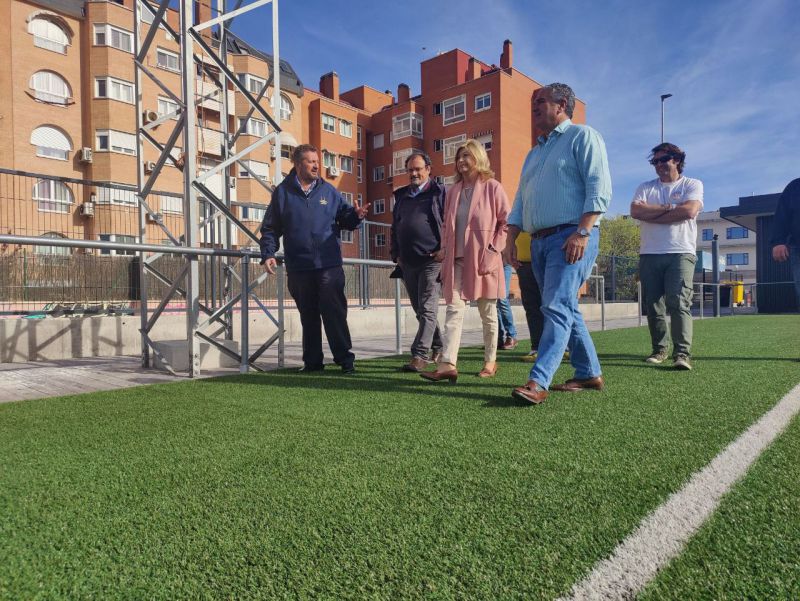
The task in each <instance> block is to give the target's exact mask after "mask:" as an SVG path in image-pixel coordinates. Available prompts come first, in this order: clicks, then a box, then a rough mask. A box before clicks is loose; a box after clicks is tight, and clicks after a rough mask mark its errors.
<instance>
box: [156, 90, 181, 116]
mask: <svg viewBox="0 0 800 601" xmlns="http://www.w3.org/2000/svg"><path fill="white" fill-rule="evenodd" d="M179 109H180V105H179V104H178V103H177V102H173V101H172V100H171V99H169V98H166V97H164V96H159V97H158V114H159V115H161V116H163V115H169V114H172V119H174V120H175V121H177V120H178V114H179V113H178V110H179Z"/></svg>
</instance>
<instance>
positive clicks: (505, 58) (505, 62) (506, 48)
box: [500, 40, 514, 69]
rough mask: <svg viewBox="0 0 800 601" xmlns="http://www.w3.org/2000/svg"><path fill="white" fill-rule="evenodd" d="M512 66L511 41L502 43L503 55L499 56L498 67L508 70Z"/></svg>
mask: <svg viewBox="0 0 800 601" xmlns="http://www.w3.org/2000/svg"><path fill="white" fill-rule="evenodd" d="M513 64H514V61H513V60H512V49H511V40H506V41H505V42H503V54H501V55H500V67H501V68H502V69H510V68H511V66H512V65H513Z"/></svg>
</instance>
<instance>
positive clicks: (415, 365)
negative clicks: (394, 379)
mask: <svg viewBox="0 0 800 601" xmlns="http://www.w3.org/2000/svg"><path fill="white" fill-rule="evenodd" d="M427 366H428V362H427V361H425V359H423V358H422V357H413V358H412V359H411V361H409V362H408V363H406V364H405V365H403V367H402V368H401V369H402V370H403V371H410V372H414V373H419V372H421V371H422V370H423V369H425V368H426V367H427Z"/></svg>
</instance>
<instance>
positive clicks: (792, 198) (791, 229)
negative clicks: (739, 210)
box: [770, 178, 800, 303]
mask: <svg viewBox="0 0 800 601" xmlns="http://www.w3.org/2000/svg"><path fill="white" fill-rule="evenodd" d="M770 242H771V244H772V258H773V259H775V260H776V261H778V263H783V262H784V261H786V260H788V261H789V262H790V264H791V267H792V278H793V279H794V287H795V290H796V292H797V302H798V303H800V178H799V179H796V180H793V181H791V182H789V185H788V186H786V189H785V190H784V191H783V194H781V197H780V199H779V200H778V208H777V210H776V211H775V219H773V226H772V239H771V241H770Z"/></svg>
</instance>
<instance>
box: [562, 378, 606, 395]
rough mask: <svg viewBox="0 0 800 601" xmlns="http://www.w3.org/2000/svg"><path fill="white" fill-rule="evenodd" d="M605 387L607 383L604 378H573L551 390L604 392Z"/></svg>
mask: <svg viewBox="0 0 800 601" xmlns="http://www.w3.org/2000/svg"><path fill="white" fill-rule="evenodd" d="M605 385H606V383H605V381H604V380H603V376H596V377H594V378H585V379H578V378H572V379H570V380H567V381H566V382H564V383H563V384H555V385H553V386H551V387H550V390H558V391H559V392H581V391H582V390H603V388H604V387H605Z"/></svg>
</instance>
